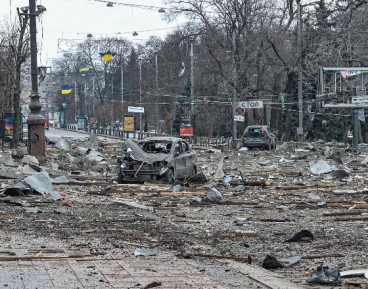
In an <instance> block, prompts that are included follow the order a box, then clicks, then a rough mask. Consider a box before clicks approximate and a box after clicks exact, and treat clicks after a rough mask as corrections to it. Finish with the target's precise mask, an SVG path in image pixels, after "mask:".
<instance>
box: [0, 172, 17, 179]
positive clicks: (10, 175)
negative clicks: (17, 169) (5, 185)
mask: <svg viewBox="0 0 368 289" xmlns="http://www.w3.org/2000/svg"><path fill="white" fill-rule="evenodd" d="M0 178H1V179H17V178H18V176H17V175H16V173H14V172H4V171H0Z"/></svg>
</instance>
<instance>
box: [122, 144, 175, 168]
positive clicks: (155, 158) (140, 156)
mask: <svg viewBox="0 0 368 289" xmlns="http://www.w3.org/2000/svg"><path fill="white" fill-rule="evenodd" d="M126 147H127V149H128V150H129V149H130V151H129V153H130V156H131V157H132V158H134V159H135V160H137V161H140V162H145V163H148V164H152V163H154V162H159V161H163V160H164V159H166V158H168V155H167V154H164V153H158V154H148V153H146V152H144V151H143V150H142V148H141V147H140V146H139V145H138V144H136V143H135V142H134V141H132V140H131V139H128V140H127V142H126Z"/></svg>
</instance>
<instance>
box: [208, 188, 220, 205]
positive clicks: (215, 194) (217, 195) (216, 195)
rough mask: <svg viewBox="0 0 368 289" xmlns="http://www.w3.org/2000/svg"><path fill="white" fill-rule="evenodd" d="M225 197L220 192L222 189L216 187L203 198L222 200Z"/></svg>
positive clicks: (211, 200)
mask: <svg viewBox="0 0 368 289" xmlns="http://www.w3.org/2000/svg"><path fill="white" fill-rule="evenodd" d="M223 199H224V197H223V196H222V194H221V193H220V191H219V190H218V189H216V188H212V189H211V190H210V191H208V192H207V194H206V195H205V196H204V198H203V200H204V201H206V202H219V201H222V200H223Z"/></svg>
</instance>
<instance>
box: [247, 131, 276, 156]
mask: <svg viewBox="0 0 368 289" xmlns="http://www.w3.org/2000/svg"><path fill="white" fill-rule="evenodd" d="M242 146H243V147H247V148H249V149H251V148H263V149H266V150H269V149H276V136H275V135H274V134H273V133H271V132H270V128H269V127H268V126H267V125H251V126H248V127H247V128H246V129H245V130H244V133H243V136H242Z"/></svg>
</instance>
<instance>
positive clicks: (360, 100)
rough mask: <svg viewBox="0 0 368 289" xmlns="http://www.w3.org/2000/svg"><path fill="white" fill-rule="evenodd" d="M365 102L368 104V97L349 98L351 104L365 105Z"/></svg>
mask: <svg viewBox="0 0 368 289" xmlns="http://www.w3.org/2000/svg"><path fill="white" fill-rule="evenodd" d="M367 102H368V95H362V96H353V97H352V98H351V103H367Z"/></svg>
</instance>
